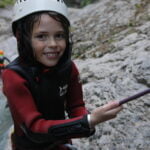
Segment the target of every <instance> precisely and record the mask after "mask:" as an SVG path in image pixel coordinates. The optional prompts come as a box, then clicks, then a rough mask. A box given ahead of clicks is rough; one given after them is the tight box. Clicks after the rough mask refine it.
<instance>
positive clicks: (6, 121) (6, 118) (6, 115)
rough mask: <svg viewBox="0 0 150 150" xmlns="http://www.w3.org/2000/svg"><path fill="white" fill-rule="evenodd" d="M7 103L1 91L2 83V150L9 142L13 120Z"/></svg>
mask: <svg viewBox="0 0 150 150" xmlns="http://www.w3.org/2000/svg"><path fill="white" fill-rule="evenodd" d="M6 104H7V101H6V98H5V96H4V95H3V93H2V90H1V83H0V150H4V149H5V148H4V147H5V146H6V143H7V141H8V131H9V129H10V127H11V126H12V119H11V114H10V111H9V108H8V107H6Z"/></svg>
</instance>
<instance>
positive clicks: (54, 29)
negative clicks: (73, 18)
mask: <svg viewBox="0 0 150 150" xmlns="http://www.w3.org/2000/svg"><path fill="white" fill-rule="evenodd" d="M31 41H32V43H31V44H32V47H33V49H34V55H35V58H36V60H37V61H38V62H40V63H42V64H43V65H45V66H47V67H52V66H55V65H56V64H57V63H58V61H59V59H60V58H61V56H62V55H63V53H64V51H65V49H66V37H65V31H64V29H63V27H62V25H61V23H60V22H58V21H56V20H55V19H53V18H52V17H50V16H49V15H47V14H43V15H42V16H41V18H40V21H37V22H36V23H35V24H34V26H33V32H32V35H31Z"/></svg>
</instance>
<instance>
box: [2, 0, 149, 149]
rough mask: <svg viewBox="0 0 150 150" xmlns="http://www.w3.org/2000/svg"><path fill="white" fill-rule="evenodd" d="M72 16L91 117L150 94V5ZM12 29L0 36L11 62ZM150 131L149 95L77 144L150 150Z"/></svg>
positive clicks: (142, 1) (120, 4)
mask: <svg viewBox="0 0 150 150" xmlns="http://www.w3.org/2000/svg"><path fill="white" fill-rule="evenodd" d="M8 10H9V9H8ZM0 11H1V10H0ZM5 11H6V10H5ZM69 11H70V18H71V22H72V28H71V31H72V34H73V37H72V38H73V41H74V47H73V59H74V61H75V63H76V64H77V66H78V68H79V71H80V73H81V79H82V82H83V91H84V99H85V102H86V106H87V108H88V109H89V110H90V111H91V110H92V109H93V108H95V107H98V106H101V105H103V104H105V103H107V102H108V101H111V100H114V99H115V100H120V99H123V98H125V97H128V96H130V95H132V94H135V93H136V92H139V91H141V90H144V89H146V88H150V2H149V0H132V1H129V0H99V2H98V3H96V4H92V5H89V6H87V7H85V8H83V9H70V10H69ZM8 12H9V11H8ZM0 14H2V13H0ZM10 16H11V15H10ZM4 18H5V17H2V19H3V20H5V19H4ZM6 18H7V17H6ZM8 18H9V17H8ZM8 18H7V19H6V20H7V21H9V19H8ZM0 19H1V18H0ZM4 22H5V21H4ZM1 23H2V21H1V22H0V28H1ZM6 24H7V23H6ZM4 27H6V26H5V25H4ZM8 29H9V27H8ZM8 29H6V30H5V32H4V31H1V30H0V33H1V36H0V43H1V44H0V49H1V48H2V49H4V50H5V51H6V55H7V56H9V57H10V58H11V59H13V58H14V57H15V56H16V55H17V54H16V44H15V39H14V38H13V37H12V35H11V34H10V30H8ZM8 43H9V44H8ZM149 131H150V95H146V96H143V97H141V98H139V99H137V100H135V101H132V102H129V103H128V104H125V105H124V110H123V111H122V112H121V113H120V114H119V115H118V116H117V118H116V119H114V120H110V121H107V122H105V123H102V124H100V125H98V126H97V127H96V133H95V135H93V136H91V137H89V138H82V139H74V140H73V142H74V143H75V144H76V145H77V146H78V149H79V150H149V149H150V132H149Z"/></svg>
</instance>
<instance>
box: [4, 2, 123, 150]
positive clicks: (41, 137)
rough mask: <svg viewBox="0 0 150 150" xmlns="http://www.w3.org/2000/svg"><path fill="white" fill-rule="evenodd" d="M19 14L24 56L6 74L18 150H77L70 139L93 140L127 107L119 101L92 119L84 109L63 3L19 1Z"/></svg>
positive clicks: (17, 27) (16, 14)
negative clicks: (96, 130) (104, 124)
mask: <svg viewBox="0 0 150 150" xmlns="http://www.w3.org/2000/svg"><path fill="white" fill-rule="evenodd" d="M14 11H15V12H14V18H13V22H12V29H13V33H14V36H15V37H16V39H17V44H18V53H19V56H18V58H17V59H15V60H14V61H13V62H12V63H11V64H10V65H8V66H7V68H6V69H5V71H4V72H3V91H4V94H5V95H6V97H7V99H8V103H9V107H10V110H11V114H12V118H13V121H14V133H13V134H12V147H13V150H69V149H73V146H72V145H71V140H70V139H71V138H79V137H88V136H90V135H92V134H93V133H94V127H95V125H97V124H99V123H101V122H104V121H106V120H109V119H112V118H114V117H115V116H116V115H117V113H118V112H120V111H121V109H122V107H121V106H119V103H118V102H117V101H114V102H111V103H108V104H106V105H104V106H103V107H100V108H96V109H95V110H93V111H92V112H91V114H89V113H88V111H87V109H86V108H85V104H84V101H83V96H82V87H81V83H80V81H79V73H78V70H77V67H76V65H75V64H74V62H73V61H72V60H71V56H70V55H71V46H72V43H71V40H70V33H69V27H70V22H69V18H68V13H67V7H66V5H65V3H64V1H63V0H20V1H17V2H16V4H15V7H14ZM66 114H67V115H68V116H66ZM74 149H75V148H74Z"/></svg>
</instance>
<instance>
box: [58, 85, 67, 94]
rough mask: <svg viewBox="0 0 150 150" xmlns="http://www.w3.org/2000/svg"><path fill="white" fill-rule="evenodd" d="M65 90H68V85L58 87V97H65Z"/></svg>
mask: <svg viewBox="0 0 150 150" xmlns="http://www.w3.org/2000/svg"><path fill="white" fill-rule="evenodd" d="M67 88H68V85H67V84H66V85H64V86H62V87H59V95H60V96H63V95H65V94H66V93H67Z"/></svg>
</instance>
